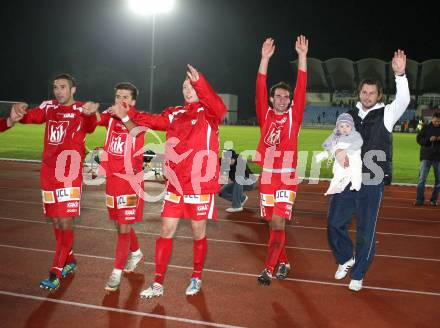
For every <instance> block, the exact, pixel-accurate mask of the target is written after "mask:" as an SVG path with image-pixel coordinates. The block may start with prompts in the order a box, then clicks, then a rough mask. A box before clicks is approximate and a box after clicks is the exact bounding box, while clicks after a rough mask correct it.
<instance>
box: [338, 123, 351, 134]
mask: <svg viewBox="0 0 440 328" xmlns="http://www.w3.org/2000/svg"><path fill="white" fill-rule="evenodd" d="M337 128H338V131H339V133H340V134H343V135H346V134H349V133H350V132H351V125H350V124H348V123H344V122H342V123H339V124H338V126H337Z"/></svg>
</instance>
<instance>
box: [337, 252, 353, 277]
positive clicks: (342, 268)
mask: <svg viewBox="0 0 440 328" xmlns="http://www.w3.org/2000/svg"><path fill="white" fill-rule="evenodd" d="M354 262H355V260H354V257H352V258H351V259H349V260H348V261H347V262H345V263H344V264H339V265H338V270H337V271H336V273H335V279H337V280H341V279H344V278H345V276H346V275H347V273H348V270H350V268H351V267H352V266H353V264H354Z"/></svg>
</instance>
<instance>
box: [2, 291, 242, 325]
mask: <svg viewBox="0 0 440 328" xmlns="http://www.w3.org/2000/svg"><path fill="white" fill-rule="evenodd" d="M0 295H5V296H11V297H19V298H26V299H31V300H34V301H43V302H52V303H57V304H63V305H71V306H77V307H82V308H87V309H93V310H101V311H110V312H118V313H124V314H130V315H135V316H140V317H148V318H155V319H161V320H169V321H178V322H184V323H190V324H194V325H204V326H210V327H221V328H239V327H240V326H231V325H225V324H221V323H215V322H210V321H200V320H192V319H186V318H180V317H173V316H168V315H161V314H154V313H146V312H139V311H133V310H125V309H117V308H112V307H108V306H103V305H94V304H87V303H79V302H72V301H64V300H60V299H54V298H46V297H40V296H33V295H28V294H20V293H12V292H8V291H4V290H0Z"/></svg>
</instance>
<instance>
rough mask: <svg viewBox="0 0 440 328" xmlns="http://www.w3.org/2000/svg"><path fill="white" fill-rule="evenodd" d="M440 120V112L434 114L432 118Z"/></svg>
mask: <svg viewBox="0 0 440 328" xmlns="http://www.w3.org/2000/svg"><path fill="white" fill-rule="evenodd" d="M434 117H435V118H440V112H435V113H434V114H432V118H434Z"/></svg>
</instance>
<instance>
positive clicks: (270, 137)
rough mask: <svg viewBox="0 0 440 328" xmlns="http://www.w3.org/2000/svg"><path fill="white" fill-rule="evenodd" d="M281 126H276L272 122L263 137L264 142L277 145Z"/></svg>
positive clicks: (279, 139)
mask: <svg viewBox="0 0 440 328" xmlns="http://www.w3.org/2000/svg"><path fill="white" fill-rule="evenodd" d="M281 128H282V127H281V126H276V125H275V124H274V123H272V125H271V126H270V128H269V131H267V134H266V137H265V138H264V143H265V144H266V145H269V146H274V145H278V144H279V143H280V141H281Z"/></svg>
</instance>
